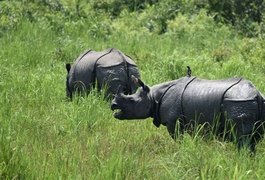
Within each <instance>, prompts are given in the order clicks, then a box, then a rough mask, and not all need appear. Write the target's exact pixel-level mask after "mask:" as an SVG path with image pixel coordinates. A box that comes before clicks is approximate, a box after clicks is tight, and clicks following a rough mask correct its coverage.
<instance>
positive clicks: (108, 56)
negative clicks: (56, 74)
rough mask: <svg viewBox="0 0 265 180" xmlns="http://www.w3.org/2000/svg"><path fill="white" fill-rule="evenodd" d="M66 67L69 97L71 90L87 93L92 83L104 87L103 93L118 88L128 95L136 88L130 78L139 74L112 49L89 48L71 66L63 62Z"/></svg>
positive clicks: (126, 58) (71, 94) (135, 67)
mask: <svg viewBox="0 0 265 180" xmlns="http://www.w3.org/2000/svg"><path fill="white" fill-rule="evenodd" d="M66 69H67V78H66V95H67V97H70V98H71V99H72V96H73V93H74V92H84V91H85V92H89V91H90V90H91V88H92V87H95V86H96V85H97V87H98V89H103V88H104V87H106V94H107V95H111V94H112V95H114V94H116V93H117V92H118V90H121V91H123V92H124V93H125V94H131V93H134V92H135V91H136V89H137V87H136V86H135V84H134V83H131V78H130V77H131V76H132V75H133V76H136V77H140V73H139V71H138V68H137V65H136V64H135V62H134V61H133V60H132V59H131V58H130V57H129V56H127V55H125V54H124V53H122V52H121V51H120V50H118V49H114V48H110V49H106V50H104V51H94V50H92V49H89V50H87V51H85V52H84V53H83V54H81V55H80V56H79V57H78V58H77V59H76V61H75V62H74V63H73V65H72V66H71V65H70V64H66Z"/></svg>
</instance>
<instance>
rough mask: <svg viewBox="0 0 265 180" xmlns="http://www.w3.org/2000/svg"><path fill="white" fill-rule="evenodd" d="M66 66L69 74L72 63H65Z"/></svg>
mask: <svg viewBox="0 0 265 180" xmlns="http://www.w3.org/2000/svg"><path fill="white" fill-rule="evenodd" d="M65 67H66V70H67V73H68V74H69V71H70V69H71V64H70V63H67V64H66V65H65Z"/></svg>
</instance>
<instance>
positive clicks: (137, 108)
mask: <svg viewBox="0 0 265 180" xmlns="http://www.w3.org/2000/svg"><path fill="white" fill-rule="evenodd" d="M132 82H134V83H135V84H136V85H137V86H138V87H141V88H139V89H138V91H136V93H134V94H131V95H125V94H124V93H123V92H120V93H118V94H117V95H115V98H114V99H113V100H112V103H111V110H112V111H114V117H115V118H117V119H120V120H124V119H144V118H148V117H150V112H151V106H152V101H151V98H150V88H149V87H148V86H147V85H145V84H144V83H143V82H142V81H141V80H140V79H138V78H136V77H134V76H132Z"/></svg>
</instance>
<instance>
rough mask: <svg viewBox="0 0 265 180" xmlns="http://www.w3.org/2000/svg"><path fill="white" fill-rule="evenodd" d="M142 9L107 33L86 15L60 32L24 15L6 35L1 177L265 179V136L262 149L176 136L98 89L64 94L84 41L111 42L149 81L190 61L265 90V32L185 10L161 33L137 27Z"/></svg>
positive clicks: (2, 43)
mask: <svg viewBox="0 0 265 180" xmlns="http://www.w3.org/2000/svg"><path fill="white" fill-rule="evenodd" d="M135 16H138V14H133V13H132V14H130V16H129V15H128V16H124V17H123V18H120V19H116V20H115V22H113V24H110V26H111V27H110V28H111V33H110V34H108V35H107V36H106V37H101V36H95V35H93V34H91V32H90V31H89V29H87V26H88V25H89V23H90V22H89V21H86V20H84V21H83V22H82V23H83V24H82V23H81V24H82V25H80V24H79V25H78V23H80V22H79V21H78V22H67V23H68V24H66V26H65V29H64V31H63V32H60V31H57V30H56V28H52V27H51V26H49V25H47V24H45V23H44V22H43V21H39V22H34V23H31V22H28V21H27V20H22V21H21V22H20V23H19V24H18V25H17V27H16V28H15V29H13V30H9V31H7V32H5V34H4V35H3V37H1V38H0V47H1V50H0V62H1V68H0V77H1V79H0V107H1V108H0V177H1V179H264V178H265V173H264V166H265V156H264V155H265V144H264V141H261V142H260V143H259V144H258V146H257V154H256V156H255V157H249V155H248V152H247V151H246V150H242V151H241V152H240V153H238V151H237V149H236V146H235V145H234V144H233V143H228V142H222V141H218V140H215V139H208V140H207V138H206V139H205V138H202V137H201V136H197V137H196V138H194V137H193V136H190V135H188V134H184V135H183V137H182V138H179V139H177V141H176V142H174V141H173V140H172V139H171V138H170V136H169V135H168V133H167V130H166V128H165V127H160V128H159V129H157V128H156V127H155V126H154V125H153V124H152V120H151V119H147V120H145V121H144V120H139V121H118V120H116V119H114V118H113V116H112V111H111V110H110V108H109V102H106V101H104V98H103V96H102V95H101V94H98V93H96V92H93V93H91V94H90V95H89V96H88V97H87V98H81V97H80V98H76V99H75V100H74V101H73V102H68V101H66V99H65V77H66V70H65V63H66V62H73V61H74V59H75V58H76V57H77V56H78V55H79V54H80V53H81V52H83V51H84V50H85V49H88V48H93V49H96V50H101V49H104V48H108V47H116V48H118V49H120V50H121V51H123V52H125V53H126V54H128V55H130V56H131V57H132V58H133V59H134V60H135V61H136V62H137V64H138V65H139V68H140V72H141V74H142V79H143V80H144V81H145V82H146V83H147V84H149V85H153V84H157V83H161V82H164V81H167V80H171V79H175V78H178V77H181V76H183V75H185V70H186V65H190V66H191V68H192V70H193V75H195V76H198V77H201V78H210V79H218V78H225V77H231V76H243V77H245V78H247V79H250V80H251V81H252V82H253V83H254V84H255V86H256V87H257V88H258V89H259V90H260V91H261V92H265V81H264V73H265V61H264V53H265V50H264V40H262V39H259V38H252V39H250V38H244V37H240V36H239V35H237V33H236V32H234V31H233V30H232V29H230V28H229V27H226V26H225V25H216V24H214V23H213V21H212V19H211V18H208V17H207V16H206V15H205V14H204V13H203V12H202V13H201V14H200V16H199V17H194V19H191V20H185V18H184V20H185V22H186V24H183V27H179V26H178V25H179V22H181V23H183V22H182V21H184V20H183V16H179V17H177V18H176V19H175V20H172V22H169V23H170V28H171V30H170V31H169V32H167V33H166V34H163V35H158V34H156V33H150V32H147V31H146V29H144V28H142V29H141V28H139V33H135V31H134V30H133V28H136V29H137V28H138V27H133V23H134V22H135V21H136V20H135ZM133 20H134V21H133ZM131 21H133V23H132V25H131V26H132V27H128V29H124V28H122V27H123V24H126V25H128V24H130V23H128V22H131ZM135 24H137V23H136V22H135ZM184 25H185V26H184ZM119 26H121V27H120V28H118V27H119ZM206 27H207V28H206ZM93 28H97V27H93ZM174 28H179V29H174ZM181 28H182V29H181ZM96 32H97V31H96Z"/></svg>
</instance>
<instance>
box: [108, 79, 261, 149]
mask: <svg viewBox="0 0 265 180" xmlns="http://www.w3.org/2000/svg"><path fill="white" fill-rule="evenodd" d="M133 79H134V81H135V82H136V84H138V85H139V86H140V87H141V88H140V89H139V90H138V91H137V92H136V93H135V94H132V95H125V94H123V93H119V94H118V95H117V96H116V97H115V98H114V99H113V101H112V104H111V109H112V110H113V111H114V117H115V118H117V119H120V120H124V119H145V118H148V117H152V118H153V123H154V125H155V126H157V127H159V126H160V125H161V124H162V125H164V126H166V127H167V130H168V132H169V134H170V135H171V136H172V137H173V138H176V133H177V132H176V124H177V122H178V123H179V126H178V129H179V131H180V133H183V132H184V130H190V129H191V127H194V125H206V126H208V127H216V129H215V132H216V135H222V137H225V139H228V140H233V141H235V142H236V143H237V145H238V148H239V149H240V148H241V147H242V146H247V147H249V148H250V150H251V151H254V150H255V145H256V144H257V142H258V141H259V140H260V139H261V138H262V136H263V133H264V131H263V122H264V115H265V110H264V107H265V103H264V96H263V95H262V94H261V93H260V92H259V91H258V90H257V89H256V88H255V87H254V85H253V84H252V83H251V82H250V81H248V80H246V79H243V78H230V79H224V80H202V79H199V78H196V77H183V78H180V79H177V80H173V81H170V82H165V83H162V84H158V85H155V86H152V87H151V88H149V87H148V86H147V85H145V84H144V83H143V82H142V81H141V80H140V79H138V78H135V77H133ZM217 117H218V121H216V119H217ZM217 122H218V123H217ZM228 122H229V123H228ZM227 128H230V129H227ZM232 128H233V130H232ZM178 133H179V132H178Z"/></svg>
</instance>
